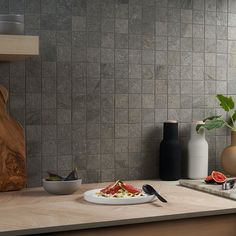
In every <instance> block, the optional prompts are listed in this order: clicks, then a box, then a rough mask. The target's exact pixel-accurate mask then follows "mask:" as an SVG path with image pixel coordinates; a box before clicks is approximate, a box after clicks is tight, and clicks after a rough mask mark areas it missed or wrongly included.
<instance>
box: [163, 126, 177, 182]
mask: <svg viewBox="0 0 236 236" xmlns="http://www.w3.org/2000/svg"><path fill="white" fill-rule="evenodd" d="M160 178H161V179H162V180H170V181H171V180H178V179H180V178H181V146H180V143H179V135H178V123H177V121H166V122H165V123H164V129H163V140H162V141H161V144H160Z"/></svg>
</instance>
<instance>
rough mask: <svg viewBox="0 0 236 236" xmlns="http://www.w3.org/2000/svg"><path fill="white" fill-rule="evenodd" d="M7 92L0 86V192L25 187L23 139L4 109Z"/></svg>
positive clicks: (17, 127)
mask: <svg viewBox="0 0 236 236" xmlns="http://www.w3.org/2000/svg"><path fill="white" fill-rule="evenodd" d="M7 101H8V91H7V90H6V88H4V87H3V86H1V85H0V191H1V192H2V191H12V190H19V189H22V188H24V187H25V185H26V155H25V137H24V129H23V128H22V126H21V125H20V124H19V123H18V122H17V121H16V120H14V119H13V118H12V117H10V116H9V114H8V113H7V109H6V104H7Z"/></svg>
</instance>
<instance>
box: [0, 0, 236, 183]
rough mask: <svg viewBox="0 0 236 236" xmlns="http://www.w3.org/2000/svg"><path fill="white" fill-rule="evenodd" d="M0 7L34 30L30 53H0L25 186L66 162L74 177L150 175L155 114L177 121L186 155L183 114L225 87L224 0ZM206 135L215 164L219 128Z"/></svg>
mask: <svg viewBox="0 0 236 236" xmlns="http://www.w3.org/2000/svg"><path fill="white" fill-rule="evenodd" d="M0 13H2V14H3V13H20V14H25V33H26V34H32V35H40V56H39V57H35V58H31V59H27V60H26V61H19V62H12V63H0V83H1V84H3V85H5V86H6V87H7V88H8V89H9V91H10V101H9V111H10V113H11V114H12V116H14V117H15V118H17V119H18V120H19V121H20V122H21V123H22V124H23V126H24V127H25V130H26V140H27V166H28V184H29V186H38V185H40V184H41V178H42V177H43V176H44V175H45V173H46V171H47V170H51V171H55V172H56V171H58V173H60V174H66V173H68V172H69V171H70V170H71V169H72V168H73V166H78V169H79V173H80V175H81V177H82V178H83V180H84V182H97V181H111V180H113V179H143V178H145V179H146V178H156V177H158V149H159V143H160V140H161V139H162V123H163V122H164V121H165V120H167V119H177V120H178V121H179V122H180V124H179V129H180V137H181V142H182V144H183V156H184V159H186V153H187V141H188V138H189V128H190V122H191V121H192V120H193V119H203V118H204V117H206V116H208V115H213V114H215V113H218V112H219V109H218V105H217V102H216V100H215V94H216V93H223V94H230V95H233V96H234V95H236V83H235V78H236V1H235V0H228V1H227V0H205V1H204V0H168V1H167V0H41V1H40V0H0ZM234 97H235V96H234ZM207 139H208V142H209V167H210V170H212V169H220V164H219V155H220V152H221V151H222V149H223V148H224V147H225V146H226V145H227V143H228V136H227V132H226V130H225V129H221V130H217V131H212V132H210V133H208V134H207ZM185 163H186V162H185V161H183V166H185V165H186V164H185ZM183 172H184V171H183Z"/></svg>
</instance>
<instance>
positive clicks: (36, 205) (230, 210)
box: [0, 181, 236, 236]
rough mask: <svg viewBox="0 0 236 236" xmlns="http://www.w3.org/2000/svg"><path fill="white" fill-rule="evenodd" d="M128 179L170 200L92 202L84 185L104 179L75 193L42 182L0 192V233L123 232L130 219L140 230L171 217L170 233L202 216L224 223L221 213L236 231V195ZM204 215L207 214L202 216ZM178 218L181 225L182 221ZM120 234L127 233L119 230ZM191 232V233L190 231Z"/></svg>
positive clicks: (82, 233)
mask: <svg viewBox="0 0 236 236" xmlns="http://www.w3.org/2000/svg"><path fill="white" fill-rule="evenodd" d="M130 183H132V184H134V185H135V186H139V187H141V186H142V185H143V184H144V183H149V184H151V185H153V186H154V187H156V188H157V189H158V190H159V191H160V192H161V194H162V195H163V197H165V198H166V199H167V200H168V203H167V204H165V203H161V202H160V201H158V200H157V201H154V202H152V203H146V204H140V205H113V206H112V205H96V204H93V203H89V202H86V201H85V200H84V199H83V193H84V192H85V191H87V190H90V189H94V188H100V187H103V186H106V185H107V183H100V184H83V185H82V186H81V188H80V189H79V190H78V191H77V192H76V193H74V194H73V195H64V196H58V195H57V196H56V195H50V194H48V193H46V192H45V191H44V190H43V189H42V188H31V189H25V190H22V191H18V192H6V193H0V235H23V234H24V235H26V234H34V235H35V234H39V233H53V232H54V233H55V232H57V233H56V234H55V235H77V233H78V232H79V234H78V235H94V234H92V232H94V231H93V230H94V228H100V227H101V229H102V230H108V231H107V232H110V231H109V229H110V230H113V229H114V228H116V227H117V228H116V229H117V230H116V231H115V232H118V231H119V230H121V231H119V232H122V230H124V229H127V230H128V231H129V230H131V229H132V227H133V225H134V224H135V225H136V227H135V228H134V227H133V230H138V231H139V232H141V231H142V229H141V228H140V229H139V227H141V226H144V227H148V229H151V228H153V227H154V228H155V227H157V226H158V225H159V226H158V227H159V230H160V231H159V232H162V231H161V230H162V228H163V227H164V226H163V224H162V225H161V222H162V223H170V222H172V223H174V224H175V227H174V229H175V230H176V231H175V232H176V234H172V235H181V234H177V231H178V227H179V230H180V229H181V228H183V229H185V230H188V227H190V226H191V227H194V228H195V229H196V230H197V229H198V228H196V225H195V223H194V222H196V221H199V220H200V219H203V221H202V222H201V223H200V225H201V224H202V225H203V227H204V224H206V223H207V222H208V223H207V226H208V228H209V227H210V222H211V221H212V223H213V225H215V228H217V225H218V226H219V225H221V224H222V221H221V220H220V219H221V218H222V220H223V222H224V221H225V224H229V223H230V222H232V223H234V224H232V226H231V225H230V227H231V229H232V227H234V228H233V230H235V231H233V232H235V234H234V235H236V228H235V227H236V226H234V225H235V219H236V202H235V201H232V200H229V199H225V198H222V197H218V196H214V195H211V194H207V193H203V192H199V191H195V190H192V189H188V188H185V187H181V186H178V185H177V183H176V182H163V181H130ZM206 219H209V220H208V221H206ZM194 220H195V221H194ZM191 222H193V223H194V224H193V223H191ZM204 222H205V223H204ZM217 222H218V223H217ZM141 223H145V224H141ZM158 223H160V224H158ZM179 223H180V225H185V227H180V225H179ZM198 223H199V222H198ZM125 225H128V226H125ZM178 225H179V226H178ZM129 226H130V227H129ZM122 227H123V228H122ZM191 227H190V229H191ZM166 229H169V230H170V229H171V226H170V225H168V227H167V226H166ZM192 229H193V228H192ZM71 230H75V231H71ZM89 230H91V232H90V231H89ZM96 230H97V231H96V234H97V235H100V234H99V230H98V229H96ZM146 230H147V228H146ZM62 231H71V233H70V234H69V233H68V232H67V233H66V234H63V233H59V232H62ZM128 231H127V232H128ZM111 232H112V231H111ZM115 232H114V231H113V233H112V234H111V235H116V234H115ZM129 232H131V231H129ZM132 232H134V231H132ZM163 232H165V231H163ZM181 232H182V231H181ZM224 232H225V231H224ZM89 233H90V234H89ZM172 233H173V231H172ZM221 233H222V232H221ZM103 234H104V232H103ZM52 235H54V234H52ZM123 235H126V234H125V233H123ZM150 235H152V234H150ZM153 235H155V234H153ZM160 235H161V234H160ZM165 235H169V234H168V233H166V234H165ZM182 235H183V234H182ZM191 235H195V234H194V232H193V233H191ZM201 235H203V234H201ZM204 235H205V234H204ZM206 235H207V234H206ZM208 235H209V234H208ZM215 235H218V234H215ZM215 235H214V236H215ZM224 235H231V234H224ZM232 235H233V234H232Z"/></svg>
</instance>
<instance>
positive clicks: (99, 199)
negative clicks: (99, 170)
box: [84, 189, 155, 205]
mask: <svg viewBox="0 0 236 236" xmlns="http://www.w3.org/2000/svg"><path fill="white" fill-rule="evenodd" d="M100 190H101V189H93V190H89V191H87V192H85V193H84V199H85V200H86V201H88V202H93V203H98V204H108V205H120V204H122V205H123V204H125V205H128V204H140V203H145V202H152V201H153V200H154V199H155V196H154V195H147V194H145V193H143V194H144V196H138V197H129V198H106V197H103V196H98V195H97V194H96V193H99V192H100Z"/></svg>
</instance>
